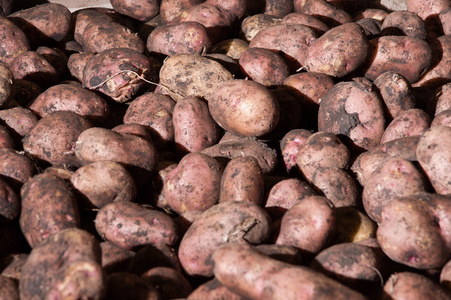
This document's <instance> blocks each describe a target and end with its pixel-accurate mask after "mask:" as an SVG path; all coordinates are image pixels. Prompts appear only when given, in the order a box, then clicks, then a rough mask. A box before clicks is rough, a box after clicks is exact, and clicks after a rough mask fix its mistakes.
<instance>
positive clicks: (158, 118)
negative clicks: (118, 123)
mask: <svg viewBox="0 0 451 300" xmlns="http://www.w3.org/2000/svg"><path fill="white" fill-rule="evenodd" d="M175 104H176V102H175V101H174V100H172V98H171V97H169V96H167V95H163V94H158V93H146V94H143V95H140V96H138V97H136V98H134V99H133V101H132V102H130V105H129V106H128V108H127V110H126V112H125V115H124V118H123V121H124V123H125V124H130V123H136V124H141V125H144V126H146V127H147V128H148V129H149V130H150V134H151V136H152V139H153V141H154V142H155V146H156V147H157V148H158V149H164V148H167V147H168V146H169V145H172V143H173V141H174V123H173V111H174V107H175Z"/></svg>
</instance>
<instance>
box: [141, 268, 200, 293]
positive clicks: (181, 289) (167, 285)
mask: <svg viewBox="0 0 451 300" xmlns="http://www.w3.org/2000/svg"><path fill="white" fill-rule="evenodd" d="M141 276H142V277H143V278H144V279H146V280H147V281H148V282H150V283H151V284H152V285H153V286H155V287H157V290H158V292H159V293H160V295H161V296H162V299H176V298H185V297H187V296H188V295H189V294H190V293H191V292H192V287H191V284H190V282H189V281H188V279H186V277H185V276H184V275H183V274H182V273H181V272H178V271H176V270H174V269H172V268H168V267H155V268H152V269H150V270H148V271H146V272H144V273H143V274H142V275H141Z"/></svg>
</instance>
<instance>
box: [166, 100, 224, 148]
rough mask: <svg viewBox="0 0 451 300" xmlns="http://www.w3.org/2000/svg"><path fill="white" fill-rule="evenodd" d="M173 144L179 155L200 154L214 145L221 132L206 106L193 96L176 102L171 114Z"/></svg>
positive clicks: (202, 101)
mask: <svg viewBox="0 0 451 300" xmlns="http://www.w3.org/2000/svg"><path fill="white" fill-rule="evenodd" d="M172 122H173V124H174V142H175V148H176V151H177V152H178V153H179V154H182V155H183V154H186V153H190V152H200V151H202V150H204V149H206V148H208V147H210V146H213V145H214V144H216V143H217V142H218V140H219V138H220V135H221V130H220V128H219V126H218V124H216V122H215V121H214V120H213V118H212V116H211V114H210V111H209V109H208V104H207V102H205V101H204V100H201V99H199V98H197V97H195V96H186V97H183V98H182V99H180V100H178V101H177V103H176V104H175V106H174V110H173V113H172Z"/></svg>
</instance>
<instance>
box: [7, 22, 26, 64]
mask: <svg viewBox="0 0 451 300" xmlns="http://www.w3.org/2000/svg"><path fill="white" fill-rule="evenodd" d="M0 30H1V32H2V33H3V34H2V36H1V37H0V53H1V54H0V63H1V64H3V65H5V66H9V65H10V64H11V63H12V61H13V60H14V59H15V58H16V57H17V56H18V55H19V54H21V53H23V52H26V51H30V50H31V47H30V43H29V41H28V37H27V36H26V35H25V33H24V32H23V31H22V30H21V29H19V27H17V26H16V25H14V23H13V22H11V21H10V20H8V19H7V18H4V17H0Z"/></svg>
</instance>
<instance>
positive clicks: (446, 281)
mask: <svg viewBox="0 0 451 300" xmlns="http://www.w3.org/2000/svg"><path fill="white" fill-rule="evenodd" d="M450 261H451V260H449V261H448V262H447V263H446V264H445V265H444V266H443V268H442V270H441V271H440V278H439V280H440V285H441V286H443V287H444V288H445V289H446V290H447V291H448V292H450V291H451V280H450V279H451V278H450V270H451V269H450V268H451V263H450Z"/></svg>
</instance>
